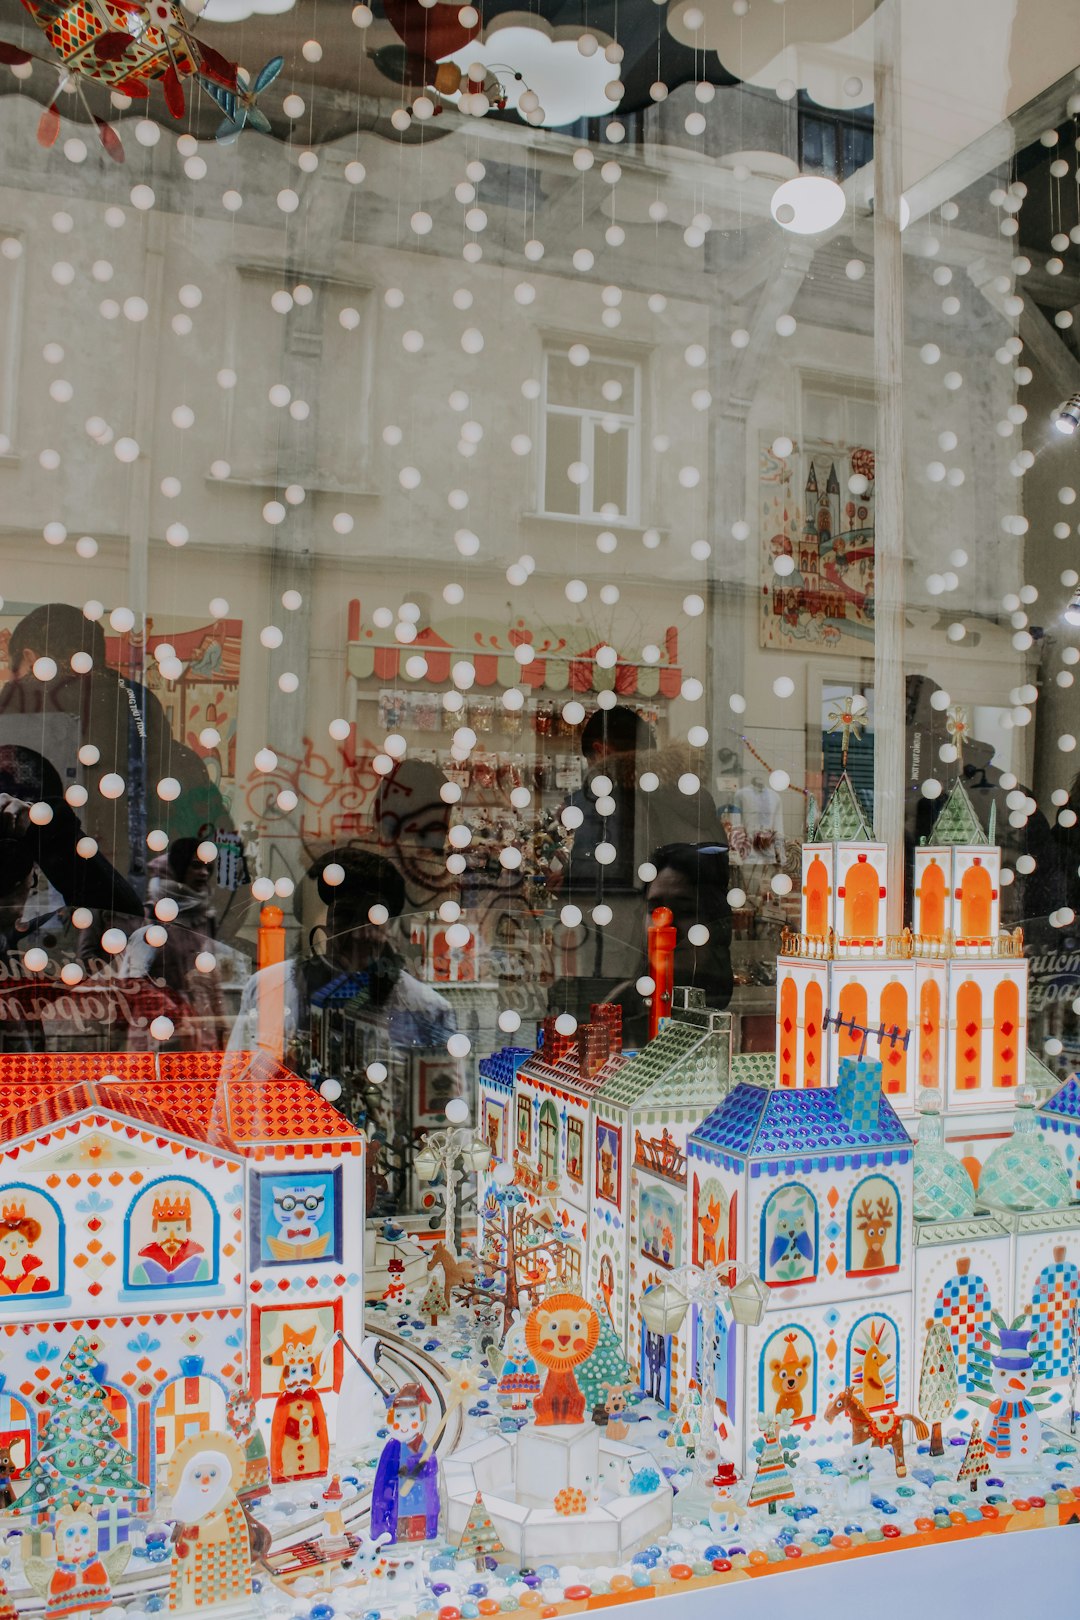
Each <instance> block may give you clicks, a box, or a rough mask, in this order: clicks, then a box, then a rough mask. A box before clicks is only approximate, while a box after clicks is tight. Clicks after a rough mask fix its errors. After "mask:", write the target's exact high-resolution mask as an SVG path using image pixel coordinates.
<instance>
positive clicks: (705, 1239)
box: [700, 1198, 724, 1266]
mask: <svg viewBox="0 0 1080 1620" xmlns="http://www.w3.org/2000/svg"><path fill="white" fill-rule="evenodd" d="M721 1213H722V1207H721V1204H720V1200H719V1199H718V1198H710V1199H709V1203H708V1207H707V1208H706V1209H705V1210H703V1211H702V1214H701V1217H700V1219H701V1263H702V1265H703V1266H707V1265H708V1264H709V1263H710V1261H711V1262H712V1264H713V1265H717V1264H719V1262H720V1261H721V1260H722V1259H723V1258H724V1256H723V1253H722V1252H721V1251H722V1250H723V1247H724V1245H723V1241H722V1240H721V1242H720V1243H719V1244H718V1243H717V1241H716V1234H717V1232H718V1231H719V1229H720V1216H721Z"/></svg>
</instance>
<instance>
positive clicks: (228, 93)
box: [199, 56, 285, 141]
mask: <svg viewBox="0 0 1080 1620" xmlns="http://www.w3.org/2000/svg"><path fill="white" fill-rule="evenodd" d="M284 66H285V58H284V57H283V56H272V57H271V58H270V60H269V62H267V64H266V66H265V67H264V68H260V70H259V72H258V73H257V74H256V76H255V82H254V84H252V83H251V82H250V81H249V79H248V75H247V74H246V73H245V71H244V69H243V68H239V69H238V70H237V75H236V84H237V88H236V90H226V89H225V88H224V87H223V86H222V85H220V84H214V83H212V82H211V80H209V79H204V78H202V77H201V76H200V81H199V82H200V83H201V84H202V86H203V89H204V90H206V91H208V92H209V94H210V95H211V96H213V98H214V100H215V101H216V102H217V104H218V106H219V107H220V108H221V110H222V112H223V113H224V114H225V118H224V121H223V122H222V123H221V124H219V125H218V128H217V132H216V136H215V139H217V140H219V141H231V140H235V138H236V136H237V135H239V133H240V131H241V130H242V129H244V128H249V129H257V130H258V131H259V133H260V134H261V135H269V134H270V120H269V118H267V116H266V114H265V113H264V112H260V111H259V108H258V107H257V106H256V105H255V98H256V96H260V95H262V93H263V91H264V90H265V89H266V88H267V87H268V86H269V85H271V84H273V82H274V80H275V79H276V78H277V76H278V74H279V73H280V72H281V70H282V68H283V67H284Z"/></svg>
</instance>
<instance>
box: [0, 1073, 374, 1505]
mask: <svg viewBox="0 0 1080 1620" xmlns="http://www.w3.org/2000/svg"><path fill="white" fill-rule="evenodd" d="M0 1130H2V1132H3V1138H4V1168H3V1175H2V1177H0V1222H2V1224H3V1231H4V1240H3V1243H2V1245H0V1259H2V1266H0V1326H2V1328H3V1332H2V1334H0V1375H2V1379H3V1384H2V1408H0V1442H2V1441H4V1440H10V1439H14V1438H16V1437H17V1436H20V1435H22V1436H24V1437H25V1439H26V1442H27V1446H28V1450H29V1455H30V1457H33V1455H34V1453H35V1448H36V1445H37V1440H38V1430H39V1423H40V1418H41V1414H42V1413H43V1412H44V1410H45V1408H46V1406H47V1403H48V1395H49V1391H50V1389H51V1387H52V1385H53V1384H54V1382H55V1380H56V1375H57V1373H58V1371H59V1368H60V1364H61V1361H62V1360H63V1357H64V1355H65V1353H66V1351H67V1350H68V1348H69V1347H70V1345H71V1343H72V1340H73V1339H74V1337H75V1335H76V1332H83V1333H84V1334H85V1333H87V1332H88V1331H92V1334H93V1338H94V1341H95V1347H96V1349H97V1352H98V1355H99V1359H100V1361H101V1362H102V1363H103V1364H104V1369H105V1371H104V1381H105V1383H106V1385H107V1389H108V1398H109V1404H110V1407H111V1410H112V1413H113V1416H114V1417H115V1418H116V1419H117V1420H118V1421H119V1424H120V1430H119V1433H118V1435H117V1439H118V1440H119V1442H120V1444H122V1445H123V1446H124V1447H125V1448H127V1449H128V1450H130V1451H131V1452H132V1453H133V1455H134V1456H135V1458H136V1461H137V1465H138V1474H139V1478H140V1479H141V1480H142V1481H143V1482H144V1484H145V1485H146V1489H147V1497H148V1498H151V1499H152V1498H153V1496H154V1493H155V1491H156V1489H157V1487H158V1484H159V1481H160V1480H161V1479H162V1477H163V1470H164V1468H165V1466H166V1465H167V1464H168V1462H169V1459H170V1457H171V1455H172V1453H173V1450H174V1448H175V1447H176V1445H177V1444H178V1442H179V1441H180V1440H181V1439H183V1437H184V1436H185V1435H186V1434H189V1433H191V1432H192V1431H196V1430H199V1429H220V1428H221V1427H222V1426H223V1425H224V1423H225V1419H226V1407H227V1403H228V1401H229V1399H230V1397H231V1396H233V1395H247V1394H250V1395H251V1396H252V1397H254V1399H255V1401H256V1403H257V1419H258V1424H259V1429H260V1432H262V1433H263V1435H264V1438H266V1437H268V1436H269V1430H270V1424H271V1419H272V1416H273V1412H274V1407H275V1403H276V1401H277V1397H278V1394H279V1393H280V1390H281V1386H282V1379H283V1368H284V1365H285V1352H286V1351H287V1349H288V1347H289V1345H290V1344H292V1345H299V1344H302V1345H304V1346H305V1348H306V1349H307V1351H308V1352H309V1353H310V1354H311V1355H312V1356H314V1358H315V1360H316V1368H317V1371H316V1379H317V1384H316V1387H317V1389H318V1391H319V1394H320V1397H321V1399H322V1403H323V1407H324V1409H325V1413H326V1422H327V1428H328V1431H329V1436H330V1439H331V1440H332V1439H333V1437H334V1434H335V1430H336V1426H337V1419H338V1396H339V1392H340V1390H341V1386H342V1376H343V1367H344V1353H343V1349H342V1345H341V1343H340V1340H339V1339H338V1338H337V1337H336V1336H337V1335H338V1334H339V1333H343V1334H344V1335H345V1337H346V1338H347V1339H348V1340H349V1341H350V1343H352V1344H354V1345H359V1343H360V1341H361V1338H362V1336H363V1298H364V1291H363V1278H362V1259H363V1209H364V1203H363V1195H364V1157H363V1154H364V1140H363V1137H362V1136H361V1134H360V1133H359V1132H358V1131H357V1130H356V1129H355V1127H353V1126H352V1125H350V1124H349V1122H348V1121H347V1120H345V1119H344V1118H343V1117H342V1116H341V1115H340V1114H339V1113H338V1112H337V1110H336V1109H335V1108H333V1107H332V1106H331V1105H330V1104H329V1103H328V1102H326V1101H325V1100H324V1099H323V1098H322V1097H321V1096H320V1095H319V1094H318V1092H317V1091H315V1090H314V1089H313V1088H312V1087H311V1086H309V1085H308V1084H307V1083H306V1082H305V1081H303V1080H300V1079H298V1078H297V1077H296V1076H295V1075H293V1074H290V1073H288V1072H287V1071H286V1070H285V1069H282V1068H281V1067H280V1066H278V1065H277V1064H275V1063H274V1062H273V1061H271V1060H270V1059H269V1058H267V1057H266V1056H265V1055H264V1054H261V1053H260V1054H256V1055H255V1056H252V1055H251V1054H249V1053H230V1054H224V1053H207V1052H202V1053H161V1054H156V1053H149V1052H147V1053H142V1052H139V1053H93V1054H72V1053H48V1054H34V1055H29V1054H27V1055H23V1054H11V1055H5V1056H0Z"/></svg>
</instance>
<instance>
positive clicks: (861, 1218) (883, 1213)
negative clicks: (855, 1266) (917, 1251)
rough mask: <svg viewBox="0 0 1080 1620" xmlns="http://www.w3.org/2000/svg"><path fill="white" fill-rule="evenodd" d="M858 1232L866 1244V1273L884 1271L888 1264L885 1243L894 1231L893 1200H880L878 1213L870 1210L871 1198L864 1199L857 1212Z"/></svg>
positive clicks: (864, 1267) (864, 1262) (864, 1265)
mask: <svg viewBox="0 0 1080 1620" xmlns="http://www.w3.org/2000/svg"><path fill="white" fill-rule="evenodd" d="M855 1219H856V1224H857V1230H858V1231H860V1232H861V1233H862V1235H863V1241H864V1243H865V1244H866V1258H865V1259H864V1260H863V1270H864V1271H884V1269H885V1267H886V1265H887V1264H888V1262H887V1261H886V1259H885V1241H886V1239H887V1237H888V1235H889V1232H890V1230H891V1229H892V1224H893V1206H892V1199H891V1198H879V1199H878V1201H877V1213H876V1214H875V1213H874V1211H873V1210H872V1209H871V1208H870V1200H869V1198H864V1199H863V1201H862V1203H861V1204H860V1205H859V1207H858V1209H857V1210H856V1211H855Z"/></svg>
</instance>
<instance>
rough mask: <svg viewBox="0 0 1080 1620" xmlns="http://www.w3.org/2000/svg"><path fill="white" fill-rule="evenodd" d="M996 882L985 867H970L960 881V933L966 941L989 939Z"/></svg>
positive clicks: (976, 865) (977, 865)
mask: <svg viewBox="0 0 1080 1620" xmlns="http://www.w3.org/2000/svg"><path fill="white" fill-rule="evenodd" d="M993 899H994V882H993V879H992V878H991V876H990V874H989V872H988V871H987V870H986V867H985V866H981V865H979V864H978V863H976V864H975V865H973V866H969V867H968V869H967V871H966V872H965V873H964V875H963V877H962V878H961V880H960V933H961V934H962V935H963V937H964V938H965V939H988V938H989V935H990V919H991V916H992V913H993Z"/></svg>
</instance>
